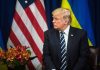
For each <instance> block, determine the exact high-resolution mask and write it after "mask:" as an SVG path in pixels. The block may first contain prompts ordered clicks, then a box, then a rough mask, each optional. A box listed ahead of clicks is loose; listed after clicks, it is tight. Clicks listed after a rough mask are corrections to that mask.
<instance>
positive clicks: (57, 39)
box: [55, 30, 61, 57]
mask: <svg viewBox="0 0 100 70" xmlns="http://www.w3.org/2000/svg"><path fill="white" fill-rule="evenodd" d="M55 32H56V36H55V37H56V38H55V39H56V44H57V48H56V49H57V53H58V57H60V56H61V54H60V52H61V51H60V34H59V31H58V30H55Z"/></svg>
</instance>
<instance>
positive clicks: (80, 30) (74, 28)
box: [71, 26, 86, 32]
mask: <svg viewBox="0 0 100 70" xmlns="http://www.w3.org/2000/svg"><path fill="white" fill-rule="evenodd" d="M71 29H73V30H74V31H78V32H86V30H84V29H81V28H76V27H72V26H71Z"/></svg>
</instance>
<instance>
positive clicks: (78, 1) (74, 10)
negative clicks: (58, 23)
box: [61, 0, 95, 46]
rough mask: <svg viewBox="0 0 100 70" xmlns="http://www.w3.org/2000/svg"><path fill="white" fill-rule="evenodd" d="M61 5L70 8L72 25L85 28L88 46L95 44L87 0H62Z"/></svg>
mask: <svg viewBox="0 0 100 70" xmlns="http://www.w3.org/2000/svg"><path fill="white" fill-rule="evenodd" d="M61 6H62V7H63V8H68V9H70V10H71V15H72V23H71V25H72V26H73V27H76V28H81V29H84V30H86V31H87V33H88V42H89V46H95V39H94V34H93V30H92V22H91V19H90V14H89V8H88V0H62V5H61Z"/></svg>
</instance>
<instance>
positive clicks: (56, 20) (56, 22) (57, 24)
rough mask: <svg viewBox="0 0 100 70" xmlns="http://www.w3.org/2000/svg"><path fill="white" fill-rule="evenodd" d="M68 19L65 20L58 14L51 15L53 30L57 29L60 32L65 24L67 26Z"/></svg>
mask: <svg viewBox="0 0 100 70" xmlns="http://www.w3.org/2000/svg"><path fill="white" fill-rule="evenodd" d="M68 21H69V20H68V19H67V20H65V19H64V18H63V15H61V14H60V13H56V14H54V15H53V21H52V22H53V26H54V28H55V29H58V30H62V29H63V28H64V27H65V26H66V24H68Z"/></svg>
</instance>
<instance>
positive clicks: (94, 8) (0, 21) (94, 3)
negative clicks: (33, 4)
mask: <svg viewBox="0 0 100 70" xmlns="http://www.w3.org/2000/svg"><path fill="white" fill-rule="evenodd" d="M44 1H45V2H47V3H48V1H49V0H44ZM55 1H57V2H58V3H57V4H58V6H60V0H55ZM15 3H16V0H0V29H1V32H2V34H3V40H4V44H5V45H6V42H7V39H8V36H9V32H10V26H11V24H12V18H13V14H14V8H15ZM88 4H89V9H90V14H91V19H92V22H93V24H92V26H93V30H94V35H95V41H96V46H95V47H99V48H100V23H99V20H100V19H99V17H100V0H88ZM52 5H53V4H52ZM52 5H51V6H52ZM55 8H56V7H55ZM49 27H50V26H49Z"/></svg>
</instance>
